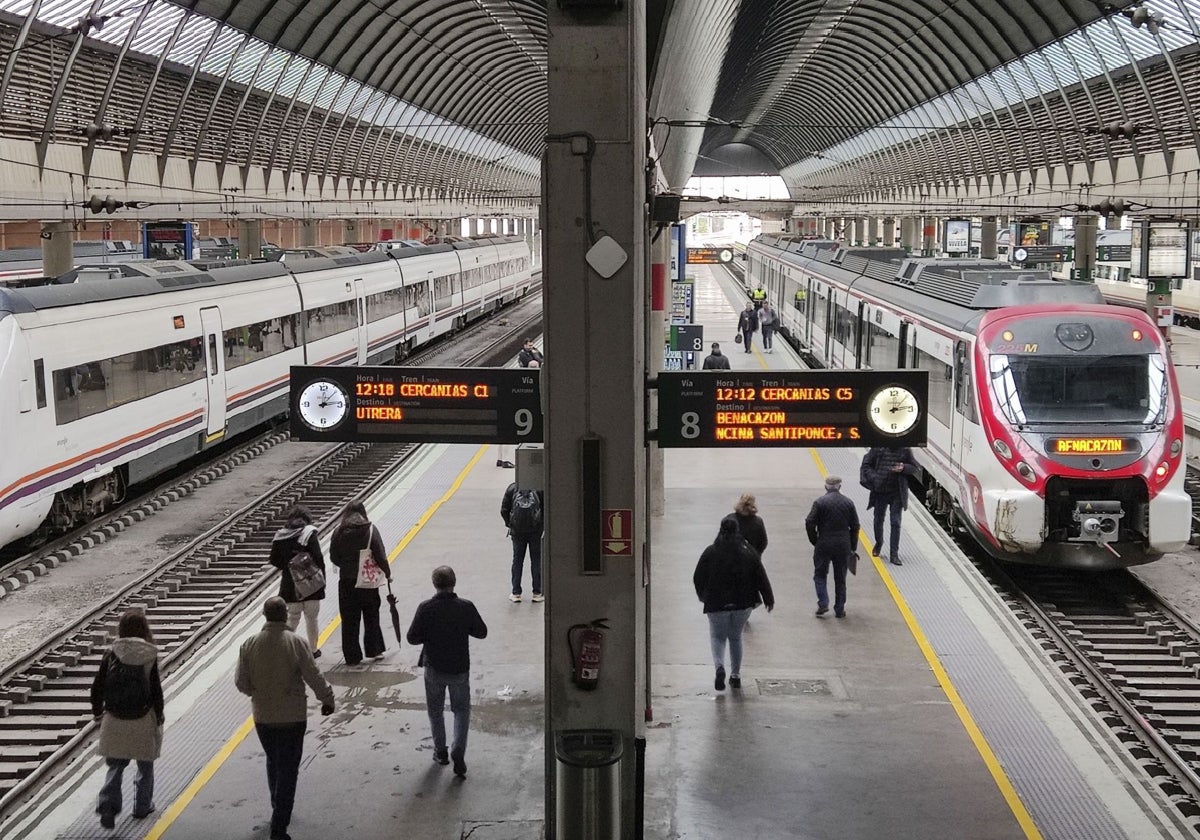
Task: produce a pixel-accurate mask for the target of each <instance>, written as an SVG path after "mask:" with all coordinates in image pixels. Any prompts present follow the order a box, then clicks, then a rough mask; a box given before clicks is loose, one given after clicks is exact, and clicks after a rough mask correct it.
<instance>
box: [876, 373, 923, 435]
mask: <svg viewBox="0 0 1200 840" xmlns="http://www.w3.org/2000/svg"><path fill="white" fill-rule="evenodd" d="M920 413H921V409H920V407H919V406H918V405H917V398H916V396H914V395H913V392H912V391H910V390H908V389H907V388H905V387H903V386H901V385H885V386H883V387H882V388H880V389H879V390H878V391H876V392H875V393H874V394H872V395H871V398H870V399H869V400H868V401H867V417H868V418H869V419H870V421H871V425H872V426H874V427H875V428H876V429H878V430H879V431H881V432H883V433H884V434H885V435H902V434H904V433H905V432H907V431H908V430H909V429H911V428H912V427H913V426H915V425H916V424H917V420H918V419H919V417H920Z"/></svg>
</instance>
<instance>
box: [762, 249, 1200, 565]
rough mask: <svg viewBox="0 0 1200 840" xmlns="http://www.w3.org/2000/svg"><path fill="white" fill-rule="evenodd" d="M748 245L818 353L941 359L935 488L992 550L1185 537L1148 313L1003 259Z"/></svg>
mask: <svg viewBox="0 0 1200 840" xmlns="http://www.w3.org/2000/svg"><path fill="white" fill-rule="evenodd" d="M749 251H750V259H749V260H748V266H749V268H748V270H749V285H751V286H752V287H753V286H756V285H757V284H758V282H759V281H762V283H763V285H764V287H765V288H768V291H769V292H770V295H771V299H772V301H773V302H774V303H775V304H776V306H777V309H778V311H779V312H780V313H781V314H782V315H783V319H782V324H783V326H784V327H785V328H786V329H787V335H788V337H789V339H791V340H793V341H795V342H796V343H797V344H798V345H799V346H801V347H802V348H803V350H804V352H805V353H806V354H807V355H808V356H809V357H810V358H811V359H812V360H813V362H814V363H815V364H818V365H821V366H829V367H843V368H892V369H894V368H920V369H924V370H927V371H929V406H928V409H929V441H928V446H926V447H925V448H923V449H921V450H917V451H915V452H914V455H915V456H916V458H917V460H918V462H919V463H920V465H921V466H922V467H923V469H924V474H925V477H924V484H925V496H926V502H927V504H929V506H930V507H931V509H932V510H934V511H935V512H936V513H939V514H944V515H949V516H953V517H954V518H956V519H957V520H958V521H959V522H961V523H962V525H963V526H964V527H965V528H966V529H967V531H968V532H969V533H971V535H972V536H973V537H974V539H975V540H976V541H977V542H979V544H980V545H981V546H983V547H984V548H985V549H986V550H987V551H989V552H990V553H991V554H993V555H995V556H996V557H999V558H1001V559H1005V560H1009V561H1015V562H1025V563H1034V564H1044V565H1053V566H1062V567H1078V568H1091V569H1100V568H1113V567H1121V566H1131V565H1136V564H1139V563H1146V562H1150V561H1152V560H1154V559H1156V558H1158V557H1160V556H1161V555H1162V554H1164V553H1166V552H1171V551H1177V550H1179V549H1181V548H1182V547H1183V546H1184V545H1185V544H1186V543H1187V541H1188V538H1189V537H1190V531H1191V499H1190V497H1189V495H1188V493H1187V491H1186V490H1185V489H1184V486H1183V482H1184V475H1185V464H1184V453H1183V414H1182V411H1181V407H1180V399H1179V390H1178V387H1177V385H1176V382H1175V375H1174V370H1173V369H1172V368H1171V366H1170V365H1169V364H1168V361H1167V360H1168V353H1167V348H1166V346H1165V343H1164V341H1163V339H1162V336H1161V335H1160V333H1159V331H1158V330H1157V329H1156V328H1155V327H1154V325H1153V324H1152V323H1151V321H1150V319H1149V318H1148V317H1147V316H1146V315H1145V313H1143V312H1137V311H1135V310H1133V309H1126V308H1118V307H1111V306H1107V305H1105V304H1104V303H1103V300H1102V298H1101V297H1100V295H1099V292H1098V290H1097V289H1096V287H1095V286H1094V285H1091V284H1087V283H1082V284H1074V283H1067V282H1061V281H1055V280H1053V279H1051V278H1050V277H1049V275H1048V273H1046V272H1029V271H1018V270H1014V269H1013V268H1012V267H1011V266H1009V265H1008V264H1007V263H1002V262H995V261H982V260H959V261H951V260H933V259H907V258H905V256H904V254H903V252H902V251H898V250H894V249H851V250H847V249H846V248H844V247H842V246H840V245H838V244H837V243H832V242H826V241H796V240H791V239H789V238H786V237H772V236H763V237H760V238H759V239H758V240H755V242H753V243H751V245H750V249H749Z"/></svg>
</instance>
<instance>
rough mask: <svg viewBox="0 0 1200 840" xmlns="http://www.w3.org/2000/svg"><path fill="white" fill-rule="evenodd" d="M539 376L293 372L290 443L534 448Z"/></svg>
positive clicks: (497, 371)
mask: <svg viewBox="0 0 1200 840" xmlns="http://www.w3.org/2000/svg"><path fill="white" fill-rule="evenodd" d="M540 373H541V372H540V371H538V370H536V369H534V370H528V369H525V368H515V369H507V368H504V369H501V368H424V367H303V366H297V367H293V368H292V377H291V397H290V399H291V401H290V405H291V433H292V439H293V440H306V441H338V442H352V441H353V442H361V443H538V442H540V441H541V440H542V406H541V392H540Z"/></svg>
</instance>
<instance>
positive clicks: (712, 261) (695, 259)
mask: <svg viewBox="0 0 1200 840" xmlns="http://www.w3.org/2000/svg"><path fill="white" fill-rule="evenodd" d="M687 261H688V265H721V264H723V263H729V262H733V249H732V248H688V249H687Z"/></svg>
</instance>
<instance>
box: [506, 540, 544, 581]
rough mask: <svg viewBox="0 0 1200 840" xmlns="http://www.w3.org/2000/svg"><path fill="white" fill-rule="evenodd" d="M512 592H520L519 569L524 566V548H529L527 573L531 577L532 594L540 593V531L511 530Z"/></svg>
mask: <svg viewBox="0 0 1200 840" xmlns="http://www.w3.org/2000/svg"><path fill="white" fill-rule="evenodd" d="M512 544H513V561H512V593H513V594H514V595H520V594H521V570H522V569H523V568H524V566H525V548H526V546H528V548H529V575H530V577H532V578H533V594H534V595H541V594H542V532H541V531H538V532H536V533H533V534H518V533H517V532H516V531H513V532H512Z"/></svg>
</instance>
